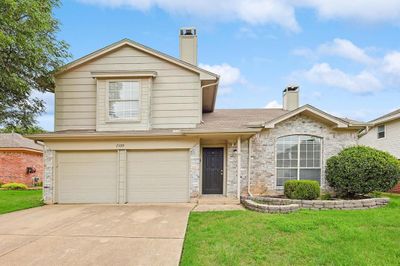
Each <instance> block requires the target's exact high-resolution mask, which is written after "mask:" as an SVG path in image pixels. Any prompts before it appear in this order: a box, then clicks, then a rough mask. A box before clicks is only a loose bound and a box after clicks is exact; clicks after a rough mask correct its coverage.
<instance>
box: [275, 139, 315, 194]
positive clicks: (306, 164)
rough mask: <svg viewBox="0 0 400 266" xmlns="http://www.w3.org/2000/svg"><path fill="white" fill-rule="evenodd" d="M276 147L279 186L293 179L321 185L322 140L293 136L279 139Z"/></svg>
mask: <svg viewBox="0 0 400 266" xmlns="http://www.w3.org/2000/svg"><path fill="white" fill-rule="evenodd" d="M276 145H277V147H276V149H277V156H276V173H277V186H283V185H284V183H285V181H287V180H292V179H294V180H316V181H318V182H320V183H321V160H322V159H321V138H318V137H314V136H307V135H292V136H286V137H281V138H279V139H278V141H277V144H276Z"/></svg>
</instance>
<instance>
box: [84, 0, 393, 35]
mask: <svg viewBox="0 0 400 266" xmlns="http://www.w3.org/2000/svg"><path fill="white" fill-rule="evenodd" d="M76 1H80V2H82V3H87V4H93V5H101V6H106V7H111V8H117V7H129V8H133V9H137V10H140V11H147V10H149V9H152V8H160V9H162V10H164V11H166V12H168V13H171V14H173V15H184V16H191V17H201V18H208V19H212V20H214V21H216V20H219V21H233V20H240V21H243V22H245V23H247V24H250V25H265V24H276V25H279V26H281V27H283V28H285V29H289V30H291V31H294V32H297V31H299V30H300V26H299V24H298V22H297V19H296V11H297V10H298V9H304V8H308V9H312V10H315V11H316V12H317V14H318V15H319V17H321V18H324V19H346V20H356V21H362V22H367V23H383V22H389V23H395V24H398V23H399V22H400V1H398V0H384V1H378V0H352V1H349V0H335V1H329V0H325V1H324V0H219V1H213V0H201V1H188V0H76Z"/></svg>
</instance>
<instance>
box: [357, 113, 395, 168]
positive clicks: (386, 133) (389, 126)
mask: <svg viewBox="0 0 400 266" xmlns="http://www.w3.org/2000/svg"><path fill="white" fill-rule="evenodd" d="M359 143H360V144H362V145H366V146H371V147H373V148H375V149H379V150H383V151H387V152H389V153H391V154H392V155H393V156H395V157H396V158H397V159H399V160H400V109H398V110H395V111H393V112H390V113H388V114H386V115H384V116H381V117H378V118H376V119H374V120H372V121H370V122H369V125H368V127H367V128H366V129H365V130H364V131H363V132H362V133H361V134H360V140H359Z"/></svg>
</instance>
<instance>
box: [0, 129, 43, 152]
mask: <svg viewBox="0 0 400 266" xmlns="http://www.w3.org/2000/svg"><path fill="white" fill-rule="evenodd" d="M0 149H28V150H35V151H43V147H42V146H41V145H39V144H36V143H35V142H34V141H33V140H30V139H27V138H24V137H23V136H21V135H20V134H17V133H0Z"/></svg>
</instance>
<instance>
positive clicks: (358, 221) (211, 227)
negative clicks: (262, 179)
mask: <svg viewBox="0 0 400 266" xmlns="http://www.w3.org/2000/svg"><path fill="white" fill-rule="evenodd" d="M390 197H391V203H390V204H389V205H388V206H386V207H383V208H380V209H370V210H357V211H340V210H329V211H311V210H301V211H299V212H296V213H291V214H264V213H256V212H251V211H231V212H207V213H200V212H192V213H191V214H190V218H189V226H188V230H187V234H186V238H185V243H184V250H183V255H182V260H181V265H399V261H400V196H395V195H391V196H390Z"/></svg>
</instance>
